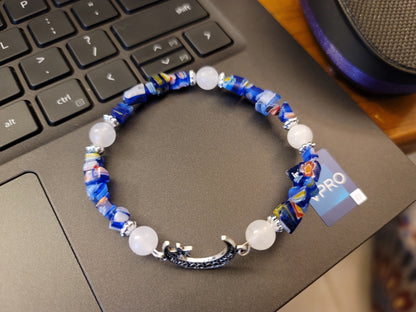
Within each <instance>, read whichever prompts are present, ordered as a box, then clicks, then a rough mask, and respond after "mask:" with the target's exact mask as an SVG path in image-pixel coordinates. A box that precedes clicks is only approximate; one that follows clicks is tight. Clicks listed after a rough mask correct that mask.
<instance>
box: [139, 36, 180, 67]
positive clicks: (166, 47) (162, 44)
mask: <svg viewBox="0 0 416 312" xmlns="http://www.w3.org/2000/svg"><path fill="white" fill-rule="evenodd" d="M182 47H183V45H182V43H181V42H180V41H179V40H178V39H177V38H175V37H171V38H167V39H163V40H161V41H158V42H156V43H154V44H151V45H148V46H146V47H144V48H141V49H139V50H137V51H135V52H134V53H133V54H132V56H131V57H132V59H133V61H134V62H135V63H136V65H137V66H141V65H142V64H144V63H146V62H148V61H150V60H153V59H155V58H158V57H160V56H162V55H165V54H167V53H169V52H172V51H175V50H177V49H179V48H182Z"/></svg>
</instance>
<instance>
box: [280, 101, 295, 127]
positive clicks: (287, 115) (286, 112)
mask: <svg viewBox="0 0 416 312" xmlns="http://www.w3.org/2000/svg"><path fill="white" fill-rule="evenodd" d="M295 117H296V115H295V113H294V112H293V110H292V108H291V107H290V105H289V104H288V103H287V102H284V103H283V104H282V106H281V107H280V111H279V119H280V121H281V122H283V123H284V122H286V121H288V120H289V119H292V118H295Z"/></svg>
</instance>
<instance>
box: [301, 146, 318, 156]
mask: <svg viewBox="0 0 416 312" xmlns="http://www.w3.org/2000/svg"><path fill="white" fill-rule="evenodd" d="M315 146H316V143H306V144H303V145H302V146H301V147H300V148H299V153H300V154H303V152H304V151H305V149H307V148H309V147H315Z"/></svg>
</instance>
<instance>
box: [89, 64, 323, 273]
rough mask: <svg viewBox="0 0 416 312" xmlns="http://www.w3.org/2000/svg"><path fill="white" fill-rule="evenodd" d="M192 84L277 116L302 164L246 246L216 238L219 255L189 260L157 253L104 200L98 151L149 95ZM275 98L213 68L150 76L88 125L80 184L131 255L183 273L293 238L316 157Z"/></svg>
mask: <svg viewBox="0 0 416 312" xmlns="http://www.w3.org/2000/svg"><path fill="white" fill-rule="evenodd" d="M195 84H197V85H198V86H199V87H200V88H202V89H204V90H211V89H214V88H215V87H217V86H218V87H219V88H221V89H225V90H228V91H229V92H231V93H234V94H236V95H238V96H244V97H245V98H246V99H247V100H249V101H250V102H252V103H254V105H255V109H256V111H258V112H260V113H261V114H263V115H264V116H268V115H277V116H278V118H279V119H280V121H281V122H282V123H283V127H284V128H285V129H286V130H288V133H287V140H288V143H289V145H291V146H292V147H293V148H295V149H297V150H299V152H300V154H301V156H302V161H301V162H300V163H299V164H297V165H296V166H294V167H293V168H291V169H289V170H288V171H287V175H288V177H289V178H290V180H291V181H292V183H293V187H291V188H290V189H289V192H288V197H287V199H286V201H284V202H282V203H281V204H279V205H278V206H277V207H276V208H275V209H274V210H273V212H272V214H271V215H270V216H268V217H267V218H266V219H265V220H255V221H253V222H252V223H250V224H249V225H248V227H247V229H246V232H245V237H246V240H247V241H246V242H245V243H243V244H241V245H237V244H236V243H235V242H234V241H233V240H232V239H231V238H229V237H227V236H226V235H222V236H221V239H222V240H223V241H224V243H225V244H226V247H225V249H224V250H222V251H221V252H219V253H218V254H216V255H213V256H209V257H205V258H192V257H190V252H191V250H192V246H182V245H181V244H179V243H177V244H176V245H175V247H171V246H170V242H169V241H165V242H164V243H163V245H162V251H158V250H157V249H156V248H157V246H158V236H157V233H156V232H155V230H153V229H152V228H151V227H149V226H137V224H136V222H135V221H133V220H132V219H131V218H130V213H129V211H128V209H126V208H124V207H118V206H116V205H114V204H113V203H112V202H111V201H110V194H109V191H108V186H107V183H109V181H110V178H109V173H108V171H107V170H106V169H105V168H104V157H103V153H104V149H105V148H106V147H109V146H111V145H112V144H113V143H114V141H115V139H116V129H118V128H119V126H120V125H121V124H123V123H124V122H125V121H126V120H127V118H128V117H129V116H130V115H131V114H132V113H133V111H134V109H135V108H137V107H138V106H139V104H143V103H146V102H147V100H148V98H150V97H152V96H161V95H163V94H165V93H167V92H168V91H170V90H178V89H181V88H185V87H191V86H194V85H195ZM280 99H281V97H280V95H278V94H277V93H274V92H272V91H270V90H262V89H260V88H258V87H256V86H255V85H253V84H251V83H250V82H249V81H248V80H247V79H245V78H242V77H239V76H235V75H232V76H227V77H226V76H225V74H224V73H221V74H218V73H217V71H216V70H215V68H213V67H210V66H205V67H202V68H200V69H199V70H198V72H197V73H196V74H195V72H194V71H192V70H191V71H189V72H185V71H180V72H177V73H174V74H169V75H168V74H165V73H160V74H157V75H154V76H152V77H151V78H150V79H149V80H148V81H147V82H146V83H140V84H138V85H136V86H134V87H132V88H130V89H128V90H127V91H125V92H124V94H123V102H121V103H119V104H117V105H116V106H115V107H114V108H113V109H112V110H111V113H110V114H108V115H104V116H103V118H104V121H102V122H98V123H96V124H95V125H93V126H92V127H91V129H90V132H89V138H90V140H91V142H92V145H90V146H87V147H86V154H85V160H84V165H83V171H84V180H85V185H86V191H87V195H88V197H89V199H90V200H91V201H92V202H94V204H95V207H96V208H97V210H98V211H99V212H100V213H101V214H102V215H103V216H105V217H106V218H107V219H108V220H110V224H109V228H110V229H113V230H117V231H119V232H120V235H121V236H128V237H129V246H130V248H131V250H132V251H133V252H134V253H136V254H137V255H140V256H146V255H150V254H152V255H153V256H154V257H156V258H159V259H162V260H165V261H166V260H167V261H170V262H172V263H174V264H176V265H178V266H180V267H183V268H192V269H214V268H219V267H222V266H224V265H225V264H227V263H229V262H230V261H231V260H232V259H233V258H234V256H235V255H236V254H239V255H241V256H245V255H246V254H248V252H249V251H250V248H253V249H256V250H266V249H268V248H269V247H271V246H272V245H273V243H274V241H275V239H276V233H277V232H283V230H285V231H286V232H288V233H293V231H294V230H295V229H296V227H297V226H298V224H299V223H300V221H301V220H302V217H303V214H304V213H305V212H306V211H307V208H308V205H309V201H310V199H311V197H313V196H316V195H318V193H319V190H318V187H317V185H316V182H317V181H318V179H319V174H320V171H321V167H320V164H319V162H318V155H317V154H316V152H315V149H314V145H315V144H314V143H313V142H312V140H313V134H312V131H311V130H310V128H309V127H307V126H305V125H302V124H299V122H298V118H297V117H296V116H295V114H294V113H293V110H292V109H291V107H290V106H289V104H288V103H287V102H284V103H283V104H281V105H280V104H279V101H280Z"/></svg>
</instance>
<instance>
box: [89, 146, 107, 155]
mask: <svg viewBox="0 0 416 312" xmlns="http://www.w3.org/2000/svg"><path fill="white" fill-rule="evenodd" d="M85 150H86V152H87V153H97V154H100V155H101V154H102V153H104V147H101V146H95V145H89V146H87V147H85Z"/></svg>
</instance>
